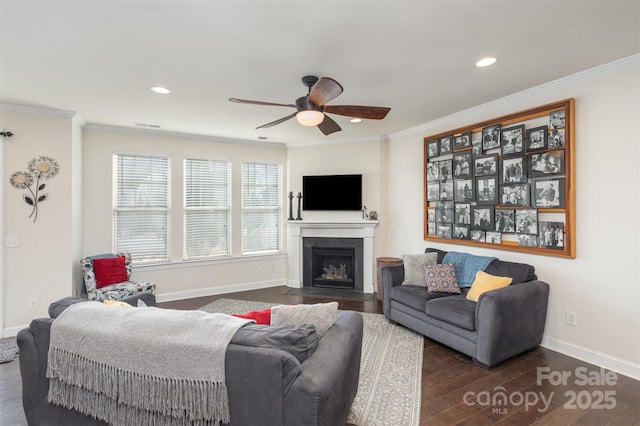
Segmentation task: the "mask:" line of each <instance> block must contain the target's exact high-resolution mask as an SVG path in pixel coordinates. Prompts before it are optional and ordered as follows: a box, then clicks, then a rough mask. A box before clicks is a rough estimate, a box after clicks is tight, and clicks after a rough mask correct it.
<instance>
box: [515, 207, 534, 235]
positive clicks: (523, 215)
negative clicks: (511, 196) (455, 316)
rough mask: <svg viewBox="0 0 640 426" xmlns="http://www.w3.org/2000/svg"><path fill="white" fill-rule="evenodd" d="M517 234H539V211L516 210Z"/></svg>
mask: <svg viewBox="0 0 640 426" xmlns="http://www.w3.org/2000/svg"><path fill="white" fill-rule="evenodd" d="M516 233H518V234H527V235H537V234H538V210H536V209H522V210H516Z"/></svg>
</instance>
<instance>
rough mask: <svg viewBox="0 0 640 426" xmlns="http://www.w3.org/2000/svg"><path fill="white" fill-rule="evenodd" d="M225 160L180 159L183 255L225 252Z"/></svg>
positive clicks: (198, 256)
mask: <svg viewBox="0 0 640 426" xmlns="http://www.w3.org/2000/svg"><path fill="white" fill-rule="evenodd" d="M230 170H231V166H230V164H229V162H228V161H218V160H199V159H186V160H184V186H185V188H184V205H185V207H184V208H185V212H184V229H185V239H184V240H185V244H184V248H185V253H184V258H185V259H202V258H208V257H214V256H228V255H229V214H230V198H229V194H230V190H229V189H230Z"/></svg>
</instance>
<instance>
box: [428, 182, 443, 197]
mask: <svg viewBox="0 0 640 426" xmlns="http://www.w3.org/2000/svg"><path fill="white" fill-rule="evenodd" d="M439 199H440V182H427V201H438V200H439Z"/></svg>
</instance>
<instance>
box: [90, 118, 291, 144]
mask: <svg viewBox="0 0 640 426" xmlns="http://www.w3.org/2000/svg"><path fill="white" fill-rule="evenodd" d="M84 128H85V130H95V131H99V132H111V133H120V134H132V135H147V136H149V135H152V136H158V137H164V138H179V139H190V140H200V141H203V140H204V141H209V142H218V143H233V144H244V145H253V146H260V147H263V148H264V147H267V146H271V147H273V148H279V149H284V148H285V146H284V144H283V143H280V142H265V141H250V140H245V139H233V138H225V137H220V136H210V135H198V134H195V133H183V132H174V131H170V130H156V129H139V128H133V127H122V126H111V125H108V124H99V123H87V124H86V126H85V127H84Z"/></svg>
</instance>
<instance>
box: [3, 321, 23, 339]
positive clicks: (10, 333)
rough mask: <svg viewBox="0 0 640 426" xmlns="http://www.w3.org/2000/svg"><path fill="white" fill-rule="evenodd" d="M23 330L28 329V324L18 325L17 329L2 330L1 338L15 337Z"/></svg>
mask: <svg viewBox="0 0 640 426" xmlns="http://www.w3.org/2000/svg"><path fill="white" fill-rule="evenodd" d="M23 328H29V324H26V325H19V326H17V327H7V328H5V329H4V330H2V337H3V338H4V337H15V336H17V335H18V331H20V330H22V329H23Z"/></svg>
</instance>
